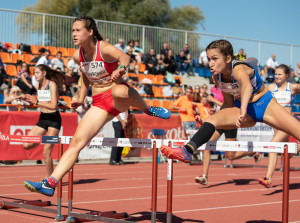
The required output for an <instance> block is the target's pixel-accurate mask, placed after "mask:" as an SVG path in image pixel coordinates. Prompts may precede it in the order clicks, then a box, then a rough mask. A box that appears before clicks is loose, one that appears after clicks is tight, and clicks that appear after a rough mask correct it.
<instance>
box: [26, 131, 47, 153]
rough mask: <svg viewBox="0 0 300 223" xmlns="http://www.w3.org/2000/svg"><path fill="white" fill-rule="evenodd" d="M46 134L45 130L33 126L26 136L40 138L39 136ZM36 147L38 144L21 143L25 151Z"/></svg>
mask: <svg viewBox="0 0 300 223" xmlns="http://www.w3.org/2000/svg"><path fill="white" fill-rule="evenodd" d="M46 132H47V130H45V129H43V128H41V127H39V126H36V125H35V126H34V127H33V128H32V129H31V130H30V131H29V133H28V136H41V135H45V134H46ZM38 145H39V143H23V148H24V149H26V150H30V149H33V148H35V147H37V146H38Z"/></svg>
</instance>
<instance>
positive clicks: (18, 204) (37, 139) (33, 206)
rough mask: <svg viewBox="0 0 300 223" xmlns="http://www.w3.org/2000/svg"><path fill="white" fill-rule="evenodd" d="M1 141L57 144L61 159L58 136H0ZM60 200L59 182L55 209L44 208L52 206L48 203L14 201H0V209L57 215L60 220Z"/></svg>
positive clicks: (60, 188)
mask: <svg viewBox="0 0 300 223" xmlns="http://www.w3.org/2000/svg"><path fill="white" fill-rule="evenodd" d="M1 141H11V142H21V143H41V144H45V143H50V144H58V160H59V159H60V158H61V156H62V153H63V145H62V143H61V140H60V139H59V137H58V136H21V135H5V134H3V135H0V142H1ZM61 199H62V183H61V181H60V182H59V185H58V193H57V209H52V208H46V207H47V206H48V207H49V206H52V204H51V202H50V201H42V200H16V201H4V200H1V201H0V209H14V208H25V209H30V210H35V211H41V212H47V213H52V214H57V215H56V217H55V219H57V220H64V219H62V217H63V216H62V215H61Z"/></svg>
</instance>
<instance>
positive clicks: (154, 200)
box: [151, 141, 158, 223]
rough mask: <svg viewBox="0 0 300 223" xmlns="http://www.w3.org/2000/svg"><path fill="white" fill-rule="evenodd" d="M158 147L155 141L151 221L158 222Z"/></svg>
mask: <svg viewBox="0 0 300 223" xmlns="http://www.w3.org/2000/svg"><path fill="white" fill-rule="evenodd" d="M157 156H158V153H157V148H156V142H155V141H154V142H153V155H152V157H153V158H152V159H153V160H152V200H151V222H152V223H154V222H156V209H157V165H158V164H157Z"/></svg>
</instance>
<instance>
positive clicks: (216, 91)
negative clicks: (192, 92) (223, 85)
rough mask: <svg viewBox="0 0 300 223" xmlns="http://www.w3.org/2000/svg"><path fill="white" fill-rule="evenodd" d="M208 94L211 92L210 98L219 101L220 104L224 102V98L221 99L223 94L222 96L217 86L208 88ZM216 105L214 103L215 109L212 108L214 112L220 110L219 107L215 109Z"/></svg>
mask: <svg viewBox="0 0 300 223" xmlns="http://www.w3.org/2000/svg"><path fill="white" fill-rule="evenodd" d="M210 92H211V94H212V96H213V97H214V98H215V99H217V100H218V101H220V102H222V103H223V102H224V97H223V94H222V91H221V89H220V88H219V87H218V85H216V84H215V85H214V86H212V87H211V88H210ZM217 106H218V105H217V104H216V103H215V107H214V109H215V110H216V111H218V110H219V109H220V106H219V107H217Z"/></svg>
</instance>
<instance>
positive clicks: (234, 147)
mask: <svg viewBox="0 0 300 223" xmlns="http://www.w3.org/2000/svg"><path fill="white" fill-rule="evenodd" d="M60 138H61V143H62V144H69V143H70V139H71V138H72V136H60ZM154 142H156V146H157V147H158V148H160V147H161V146H162V145H168V144H169V142H170V143H171V145H172V146H173V147H176V146H179V145H181V146H182V145H184V144H186V143H188V142H189V141H188V140H173V139H132V138H101V137H95V138H93V139H92V140H91V142H90V143H89V144H90V145H97V146H115V147H136V148H148V149H151V148H153V143H154ZM285 145H287V146H288V153H293V154H296V153H297V143H290V142H253V141H209V142H207V143H206V144H204V145H202V146H201V147H199V148H198V150H211V151H245V152H261V153H283V152H284V147H285Z"/></svg>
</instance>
